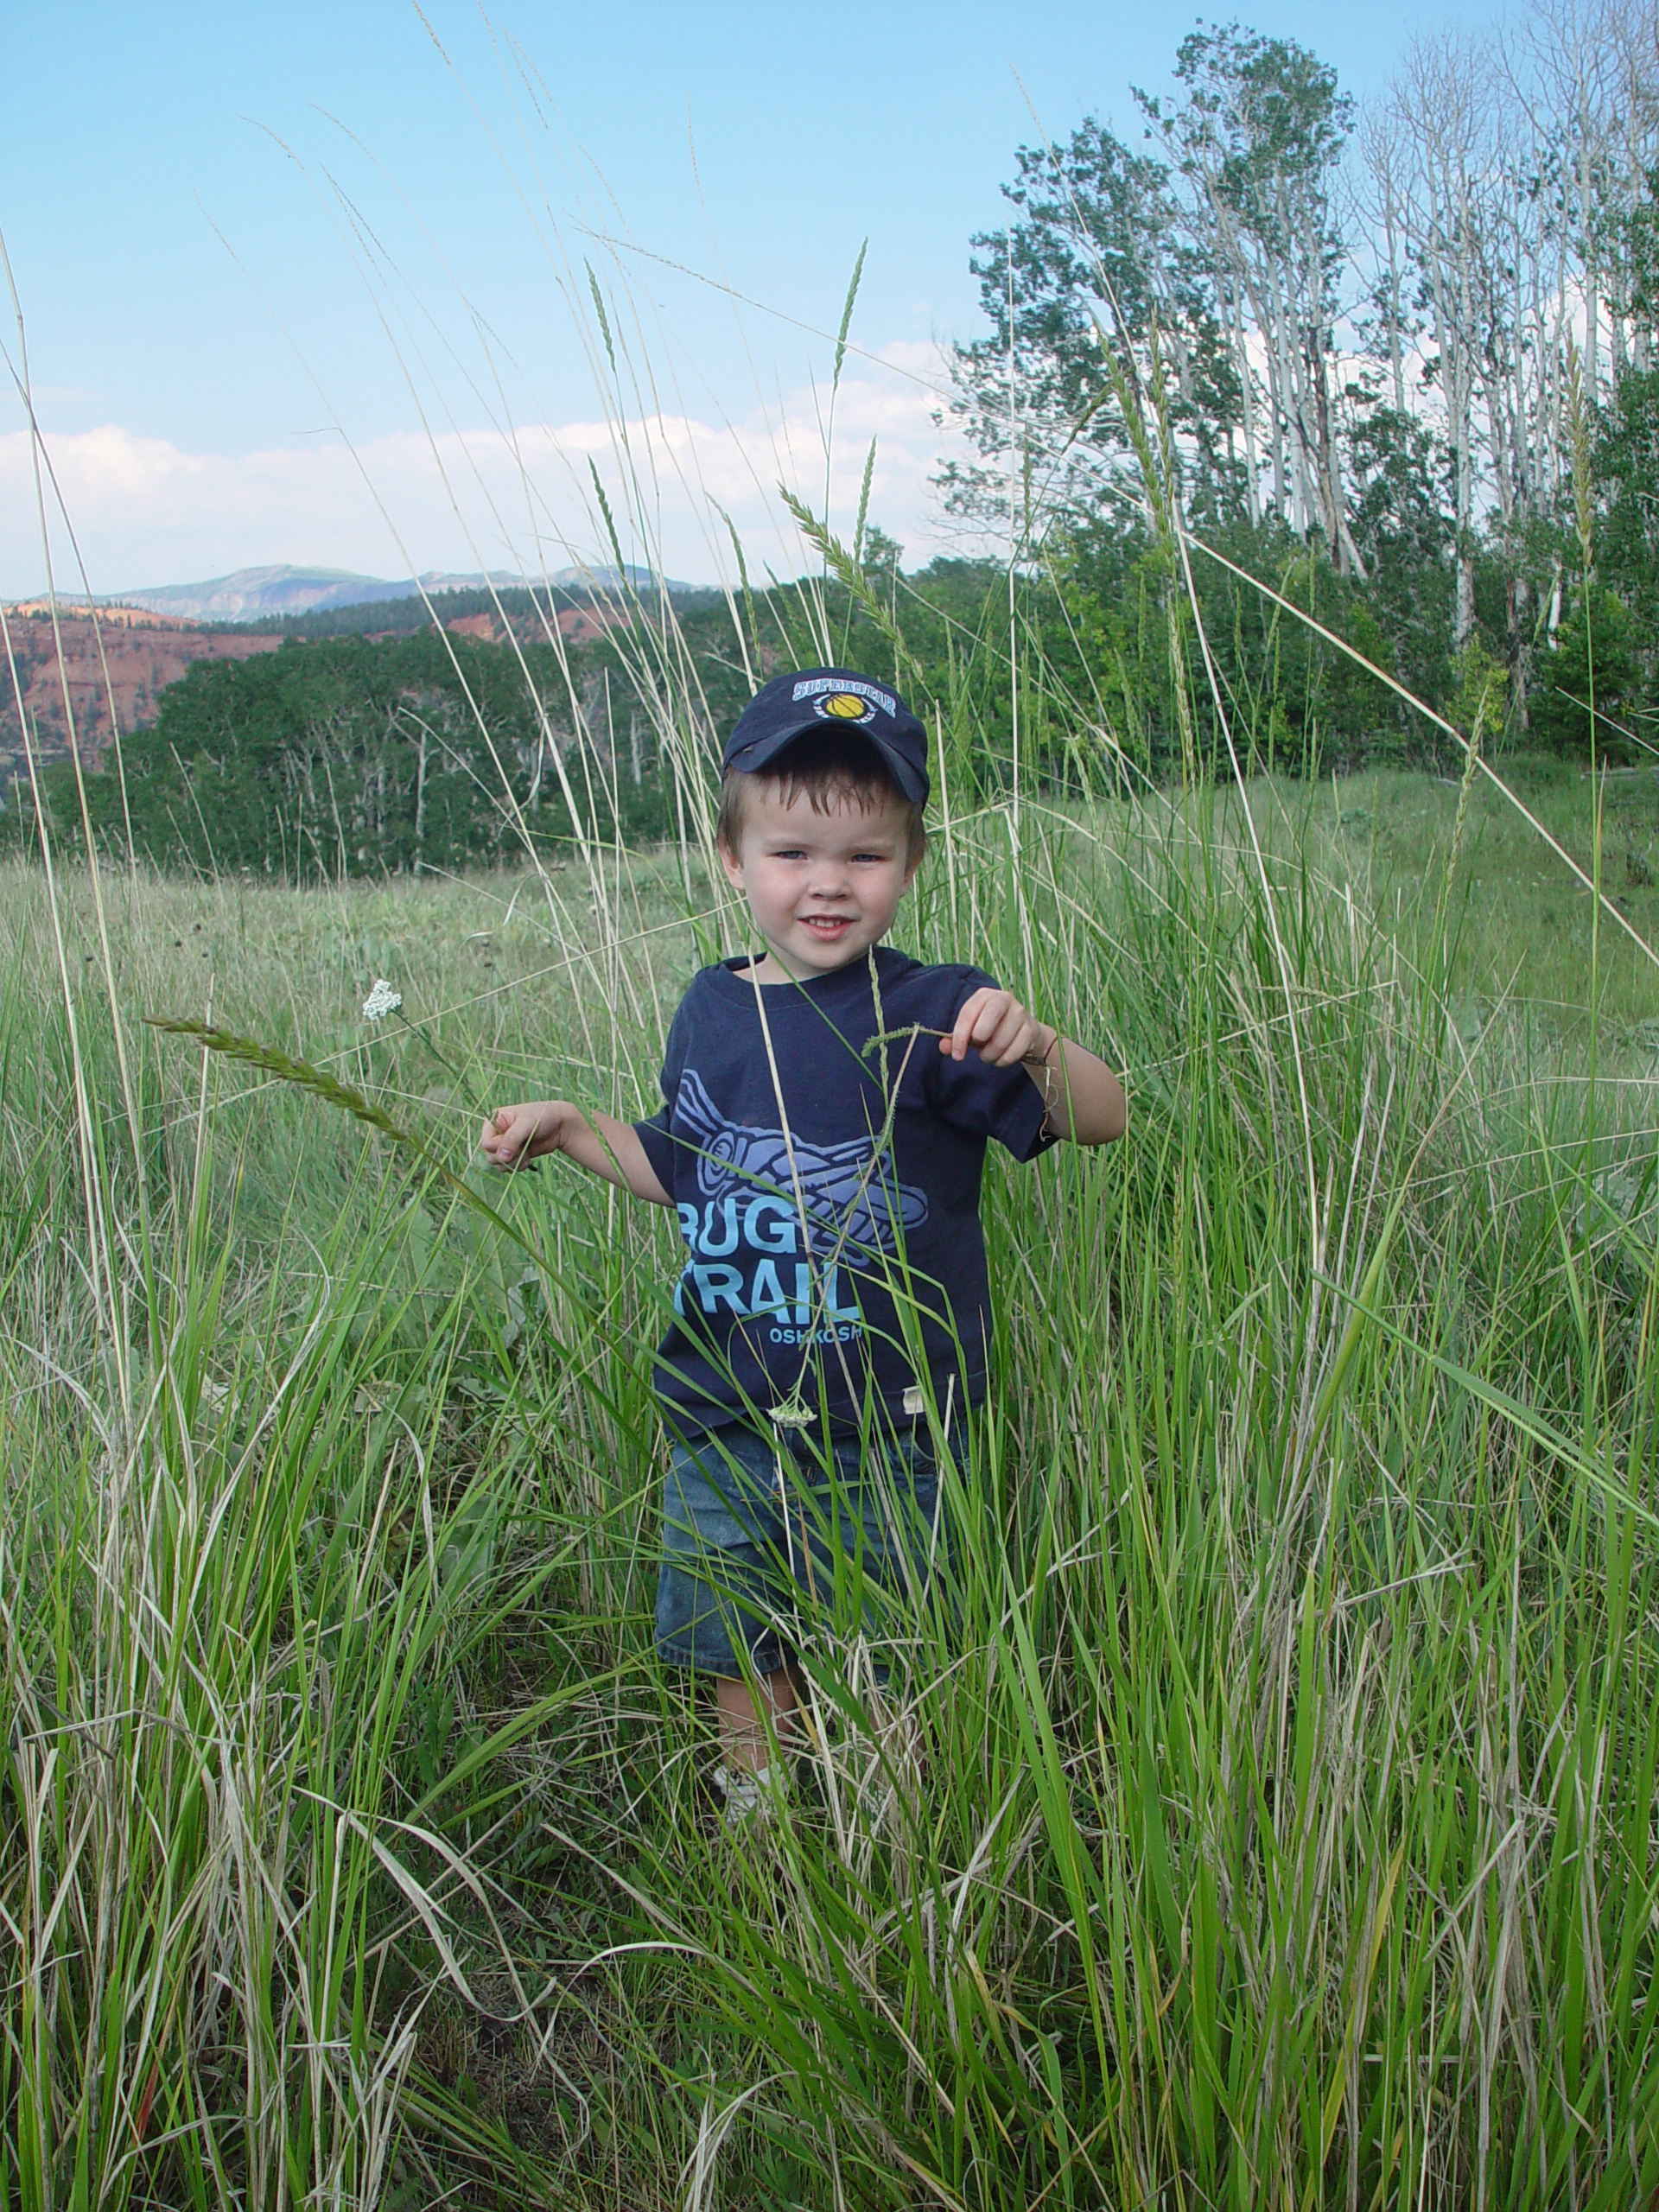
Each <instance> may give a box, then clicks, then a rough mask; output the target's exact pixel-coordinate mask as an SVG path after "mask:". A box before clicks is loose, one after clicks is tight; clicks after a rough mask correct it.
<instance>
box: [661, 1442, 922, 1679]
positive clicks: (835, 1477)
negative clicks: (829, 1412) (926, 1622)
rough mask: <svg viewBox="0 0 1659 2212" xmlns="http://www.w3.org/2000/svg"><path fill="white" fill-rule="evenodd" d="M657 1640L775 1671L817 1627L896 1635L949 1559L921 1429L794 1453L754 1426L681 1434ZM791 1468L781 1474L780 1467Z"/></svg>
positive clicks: (672, 1464) (668, 1508) (669, 1655)
mask: <svg viewBox="0 0 1659 2212" xmlns="http://www.w3.org/2000/svg"><path fill="white" fill-rule="evenodd" d="M670 1442H671V1452H670V1458H669V1469H668V1479H667V1483H666V1484H665V1487H664V1500H663V1554H664V1556H663V1564H662V1570H661V1573H660V1574H659V1576H658V1583H657V1649H658V1652H659V1653H660V1654H661V1656H662V1657H663V1658H664V1659H665V1660H667V1661H668V1662H670V1663H671V1664H672V1665H675V1666H680V1667H693V1668H696V1669H699V1670H700V1671H702V1672H705V1673H708V1674H711V1675H742V1674H744V1673H746V1672H749V1671H753V1673H755V1674H760V1675H769V1674H772V1672H774V1671H775V1669H778V1668H779V1667H781V1666H782V1665H783V1664H784V1662H785V1660H787V1659H788V1658H789V1657H790V1656H791V1655H792V1653H793V1652H794V1651H795V1649H797V1647H798V1643H800V1641H801V1640H802V1637H803V1636H807V1637H810V1636H811V1635H812V1634H814V1633H815V1632H819V1631H824V1630H827V1631H829V1632H830V1633H833V1634H838V1635H841V1636H843V1637H845V1636H848V1635H850V1634H854V1633H858V1632H862V1633H865V1634H868V1635H871V1636H873V1637H878V1638H881V1639H883V1640H885V1639H886V1638H887V1637H891V1636H892V1635H893V1632H894V1631H895V1630H899V1628H900V1627H901V1626H902V1623H903V1621H904V1619H905V1618H906V1613H908V1616H909V1618H911V1619H912V1621H913V1620H914V1618H915V1616H916V1611H917V1608H918V1605H919V1603H920V1601H921V1599H922V1598H923V1597H924V1596H925V1593H926V1591H927V1588H928V1585H929V1582H930V1580H931V1575H932V1573H933V1570H934V1568H935V1567H936V1565H938V1564H940V1563H942V1562H943V1560H944V1557H945V1555H946V1544H945V1537H944V1529H943V1527H942V1525H941V1520H940V1511H939V1481H938V1468H937V1466H936V1465H935V1463H934V1460H933V1457H932V1454H931V1452H929V1450H928V1448H927V1446H926V1444H925V1440H922V1439H920V1438H918V1436H916V1435H914V1434H913V1433H911V1432H909V1431H906V1430H901V1431H900V1432H899V1434H898V1435H897V1436H896V1437H895V1436H892V1435H889V1436H886V1437H881V1438H872V1439H871V1440H870V1441H869V1442H868V1445H867V1444H865V1443H863V1442H861V1440H859V1439H858V1438H852V1439H849V1440H848V1441H847V1442H845V1443H837V1444H836V1445H835V1446H833V1448H832V1450H831V1452H829V1465H825V1464H824V1459H825V1453H824V1446H823V1438H822V1435H821V1434H812V1435H810V1436H808V1437H804V1438H803V1437H796V1438H793V1439H791V1440H790V1443H789V1445H788V1447H787V1448H786V1449H785V1451H784V1452H783V1453H782V1454H781V1457H780V1455H779V1451H778V1449H777V1447H776V1446H774V1444H773V1441H772V1438H770V1437H769V1436H761V1435H759V1434H757V1433H756V1432H755V1431H754V1430H753V1429H750V1428H742V1427H730V1428H721V1429H715V1430H711V1431H709V1433H707V1434H706V1435H701V1436H697V1437H696V1438H694V1439H693V1440H691V1441H690V1443H686V1442H683V1441H682V1440H679V1439H678V1438H671V1440H670ZM780 1469H781V1484H780V1478H779V1471H780Z"/></svg>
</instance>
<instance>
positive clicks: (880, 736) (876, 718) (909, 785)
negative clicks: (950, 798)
mask: <svg viewBox="0 0 1659 2212" xmlns="http://www.w3.org/2000/svg"><path fill="white" fill-rule="evenodd" d="M823 728H829V729H844V730H856V731H857V732H858V734H859V735H860V736H861V737H868V740H869V741H870V743H871V744H872V745H873V746H874V747H875V749H876V751H877V752H878V753H880V755H881V758H882V760H883V761H884V762H885V763H886V764H887V768H888V769H889V770H890V771H891V772H892V775H893V781H894V782H895V783H896V784H897V785H898V786H899V790H900V791H903V793H904V795H905V797H906V798H907V799H912V800H914V801H917V802H918V803H920V802H921V801H924V800H925V798H926V797H927V794H928V790H929V785H928V780H927V732H926V730H925V728H923V726H922V724H921V723H920V722H919V721H918V720H917V719H916V717H915V715H912V713H911V711H910V709H909V708H908V707H907V706H906V704H905V702H904V701H903V700H902V699H901V698H900V697H899V695H898V693H897V692H896V691H890V690H888V689H887V685H886V684H885V683H874V682H872V680H871V679H870V677H868V676H855V675H854V674H853V672H852V671H850V670H849V669H844V668H802V669H797V670H796V671H794V672H793V673H792V674H791V675H789V676H774V677H772V681H771V683H768V684H766V685H765V686H764V687H763V688H762V689H761V690H759V691H757V692H756V693H755V695H754V696H753V699H751V700H750V702H749V703H748V705H747V707H745V708H744V709H743V711H742V713H741V715H739V716H738V718H737V727H736V728H735V729H734V731H733V732H732V734H731V735H730V736H729V737H728V739H727V741H726V750H725V752H724V753H721V759H720V765H721V767H722V768H735V769H737V770H738V771H739V772H740V773H741V774H743V775H746V776H753V775H754V774H755V773H757V772H758V771H759V770H760V769H762V768H764V767H765V766H766V763H767V762H768V761H769V760H773V759H775V758H776V756H777V755H778V754H779V753H781V752H782V751H783V749H784V747H785V746H786V745H787V744H789V742H790V741H791V739H793V738H797V737H803V736H804V735H805V734H806V732H807V731H808V730H811V729H823Z"/></svg>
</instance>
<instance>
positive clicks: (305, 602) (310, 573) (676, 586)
mask: <svg viewBox="0 0 1659 2212" xmlns="http://www.w3.org/2000/svg"><path fill="white" fill-rule="evenodd" d="M540 582H542V579H540V578H539V577H530V576H520V575H512V573H511V572H509V571H508V570H506V569H491V570H490V572H489V574H488V575H481V574H478V573H474V574H473V575H448V574H446V573H445V572H444V571H442V569H429V570H428V571H427V572H426V574H425V575H423V576H421V577H420V578H419V579H418V580H416V579H415V578H412V577H404V578H403V579H401V580H394V579H390V578H387V577H384V576H360V575H353V573H352V571H351V570H349V569H301V568H294V567H291V566H286V565H284V566H278V567H275V568H268V569H235V570H233V571H232V574H231V575H228V576H213V577H210V578H208V579H207V581H206V582H202V583H194V584H157V585H153V586H151V587H149V588H146V589H144V590H143V591H122V592H111V593H109V594H107V595H106V596H105V598H104V599H102V600H101V601H100V604H103V605H107V606H114V607H142V608H143V610H144V611H145V613H149V614H170V615H173V616H174V617H175V618H178V619H181V620H185V621H190V622H257V621H259V620H270V618H272V617H273V616H274V617H277V618H280V617H282V616H283V615H289V614H315V613H321V612H324V611H326V610H327V609H328V608H331V607H362V606H365V605H367V604H369V603H371V602H372V601H382V600H394V599H412V598H413V597H414V596H415V595H416V593H417V592H422V591H424V592H426V593H428V594H431V593H435V592H449V591H483V590H485V589H486V588H488V587H490V586H491V585H493V586H494V587H495V588H497V589H498V590H501V589H505V590H509V591H523V590H524V589H526V588H531V587H533V586H535V585H537V584H539V583H540ZM546 582H548V583H549V584H550V585H551V586H552V587H553V588H554V589H556V590H557V591H563V592H571V593H599V594H613V593H617V592H620V590H621V589H623V588H624V585H625V582H626V585H628V586H631V587H632V588H633V589H634V590H636V591H639V592H641V593H649V592H654V591H655V590H657V589H658V578H657V577H656V576H655V575H653V574H652V571H651V570H650V569H641V568H636V567H633V566H632V565H630V566H628V567H627V568H626V569H616V568H614V567H608V568H597V569H580V568H573V569H560V570H559V572H558V574H557V575H555V576H550V577H548V578H547V579H546ZM661 582H662V584H663V586H664V588H666V589H667V590H669V591H671V592H689V591H695V590H696V589H697V588H698V587H697V586H696V585H695V584H685V583H681V582H677V580H676V579H675V578H674V577H672V576H665V577H664V578H663V579H662V580H661Z"/></svg>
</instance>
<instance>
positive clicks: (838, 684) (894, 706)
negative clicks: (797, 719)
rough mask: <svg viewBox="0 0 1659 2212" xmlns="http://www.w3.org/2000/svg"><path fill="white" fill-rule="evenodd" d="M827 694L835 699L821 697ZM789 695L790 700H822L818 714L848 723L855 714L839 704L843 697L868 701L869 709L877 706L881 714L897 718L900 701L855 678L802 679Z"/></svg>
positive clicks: (855, 710)
mask: <svg viewBox="0 0 1659 2212" xmlns="http://www.w3.org/2000/svg"><path fill="white" fill-rule="evenodd" d="M830 692H833V693H835V694H836V695H837V696H836V697H834V698H829V697H825V696H824V695H825V694H826V693H830ZM790 696H791V699H811V700H813V701H815V702H817V701H820V700H822V702H823V703H822V704H821V705H819V706H818V709H817V710H818V712H819V713H820V714H826V713H827V714H831V715H835V716H836V719H837V720H838V721H851V720H852V719H853V716H854V715H855V714H856V713H857V709H854V708H849V707H844V706H842V704H841V700H842V699H843V698H845V699H855V698H856V699H868V701H869V702H870V703H871V704H872V706H876V707H880V709H881V711H882V713H883V714H884V715H896V714H897V713H898V711H899V702H898V701H897V700H896V699H895V698H894V697H893V694H892V693H891V692H890V691H879V690H877V689H876V687H875V685H874V683H864V682H863V681H862V680H861V678H860V677H856V676H807V677H802V679H801V681H800V682H799V683H798V684H797V685H796V686H795V688H794V690H792V691H791V694H790ZM860 719H862V717H860Z"/></svg>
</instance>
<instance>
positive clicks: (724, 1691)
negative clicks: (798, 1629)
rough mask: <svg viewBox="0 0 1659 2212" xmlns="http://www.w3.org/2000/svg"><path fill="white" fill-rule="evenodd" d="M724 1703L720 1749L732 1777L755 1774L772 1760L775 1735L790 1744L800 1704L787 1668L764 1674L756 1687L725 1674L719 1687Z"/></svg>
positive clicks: (721, 1708)
mask: <svg viewBox="0 0 1659 2212" xmlns="http://www.w3.org/2000/svg"><path fill="white" fill-rule="evenodd" d="M715 1688H716V1690H717V1692H718V1694H719V1700H720V1750H721V1758H723V1760H724V1761H725V1764H726V1770H727V1772H728V1774H753V1773H755V1772H756V1771H757V1770H759V1769H760V1768H761V1767H764V1766H765V1765H766V1764H767V1762H768V1761H769V1760H770V1758H771V1757H772V1751H771V1746H770V1744H769V1742H768V1740H767V1732H768V1726H770V1731H771V1734H772V1736H773V1737H775V1738H777V1739H778V1740H779V1742H781V1743H782V1744H783V1745H785V1747H786V1746H787V1745H788V1744H789V1741H790V1739H791V1737H792V1736H793V1735H794V1733H795V1728H794V1715H795V1713H796V1710H797V1708H798V1706H799V1704H800V1700H799V1699H798V1697H797V1695H796V1694H795V1683H794V1680H793V1678H792V1676H791V1674H790V1671H789V1669H788V1668H787V1667H779V1669H777V1670H776V1671H775V1672H774V1673H772V1674H770V1675H760V1677H759V1678H758V1679H757V1680H756V1681H755V1683H754V1685H753V1688H751V1687H750V1685H749V1684H748V1683H747V1682H746V1681H743V1679H742V1678H741V1676H740V1675H721V1676H720V1678H719V1680H718V1681H717V1682H716V1684H715Z"/></svg>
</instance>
